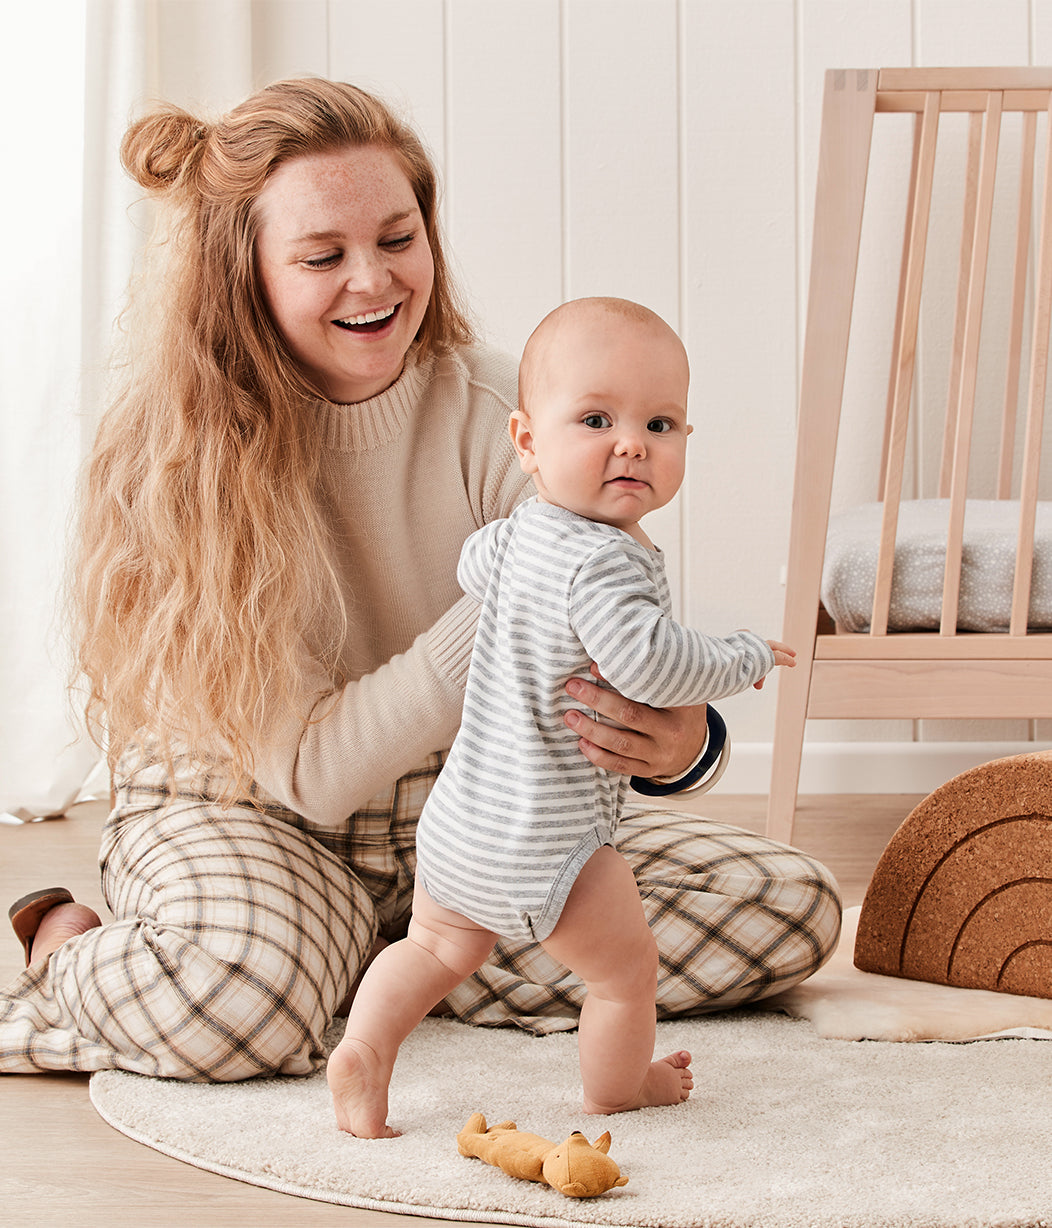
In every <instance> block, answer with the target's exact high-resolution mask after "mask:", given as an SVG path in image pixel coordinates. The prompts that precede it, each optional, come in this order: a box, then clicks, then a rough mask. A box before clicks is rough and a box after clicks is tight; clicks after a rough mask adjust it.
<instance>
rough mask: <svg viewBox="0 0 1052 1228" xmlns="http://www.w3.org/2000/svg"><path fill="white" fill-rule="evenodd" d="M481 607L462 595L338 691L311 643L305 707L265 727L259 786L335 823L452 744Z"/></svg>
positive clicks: (315, 819)
mask: <svg viewBox="0 0 1052 1228" xmlns="http://www.w3.org/2000/svg"><path fill="white" fill-rule="evenodd" d="M478 609H479V607H478V604H477V603H476V602H474V601H472V600H470V599H469V598H467V597H464V598H461V600H460V601H458V602H457V603H456V604H455V605H453V607H452V608H451V609H450V610H449V611H448V612H447V613H446V614H445V615H443V617H442V618H440V619H439V620H438V621H437V622H436V623H435V624H434V625H433V626H432V627H430V628H429V629H428V630H427V631H425V632H423V633H422V634H421V635H419V636H417V638H416V639H415V640H414V641H413V643H412V644H411V645H410V647H409V648H408V649H407V650H406V651H405V652H404V653H400V654H398V655H397V656H395V657H393V658H392V659H391V660H390V661H388V662H387V663H386V664H385V665H382V666H380V667H379V668H378V669H376V670H374V671H373V672H372V673H370V674H366V675H365V676H364V677H362V678H359V679H357V680H356V681H352V682H348V683H346V684H345V685H344V686H342V687H341V688H340V689H339V690H337V691H336V692H335V693H331V691H330V688H329V687H328V685H327V682H326V678H325V671H324V670H323V668H322V666H321V665H320V664H319V663H318V662H316V661H314V660H313V659H310V658H308V654H307V650H306V648H304V649H303V652H304V655H305V661H304V671H305V676H306V678H307V680H308V682H307V689H306V692H305V697H304V704H303V705H302V706H301V705H297V709H298V710H297V711H295V712H292V711H288V712H285V713H283V714H280V715H278V716H275V718H274V719H273V721H272V722H271V725H270V727H268V728H267V729H265V730H264V731H263V733H262V735H261V737H260V739H259V745H258V746H257V748H256V754H255V763H254V767H253V772H254V775H255V778H256V780H257V781H258V782H259V784H260V785H261V786H262V787H263V788H264V789H265V790H266V791H267V792H268V793H269V794H271V796H273V797H274V798H275V799H276V800H277V801H279V802H281V803H282V805H285V806H288V807H289V809H290V810H293V811H295V812H296V813H297V814H301V815H303V817H304V818H306V819H308V820H309V821H310V822H312V823H316V824H318V825H319V826H322V827H333V826H336V825H338V824H340V823H342V822H343V821H344V820H345V819H346V818H347V817H348V816H349V815H351V814H353V813H354V811H355V810H357V809H359V808H360V807H361V806H363V805H364V804H365V803H366V802H368V801H369V799H370V798H372V797H374V796H375V795H376V794H377V793H378V792H379V791H380V790H382V789H384V788H387V787H388V786H389V785H390V784H391V783H392V782H393V781H394V780H397V779H398V778H399V777H400V776H403V775H405V773H406V772H409V771H411V770H412V769H413V768H415V767H419V765H420V764H421V763H422V762H423V761H424V760H425V759H426V758H427V756H428V755H430V754H433V753H435V752H436V751H440V750H445V749H447V748H448V747H449V746H450V744H451V743H452V741H453V737H454V736H455V734H456V731H457V727H458V725H459V723H460V714H461V709H462V706H463V699H464V683H465V680H466V677H467V666H468V660H469V658H470V655H471V645H472V642H473V640H474V635H475V626H476V624H477V622H478ZM304 711H307V712H308V713H309V716H308V718H307V720H306V722H305V721H304V719H303V715H302V713H303V712H304Z"/></svg>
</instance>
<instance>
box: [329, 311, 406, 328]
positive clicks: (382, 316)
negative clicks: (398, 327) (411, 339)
mask: <svg viewBox="0 0 1052 1228" xmlns="http://www.w3.org/2000/svg"><path fill="white" fill-rule="evenodd" d="M394 313H395V308H394V307H384V308H382V309H381V310H380V311H367V312H366V313H365V314H364V315H360V316H348V317H347V318H346V319H344V320H337V321H336V323H337V324H343V325H344V326H345V327H347V328H353V327H354V326H355V325H360V324H375V323H376V322H377V321H378V320H386V319H388V318H389V317H391V316H393V315H394Z"/></svg>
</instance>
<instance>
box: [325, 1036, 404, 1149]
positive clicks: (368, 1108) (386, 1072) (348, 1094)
mask: <svg viewBox="0 0 1052 1228" xmlns="http://www.w3.org/2000/svg"><path fill="white" fill-rule="evenodd" d="M392 1069H393V1063H391V1064H387V1063H384V1062H383V1061H382V1060H381V1059H380V1057H379V1056H378V1054H377V1053H376V1052H375V1051H374V1050H373V1049H371V1048H370V1047H369V1046H368V1045H364V1044H360V1043H359V1042H358V1041H356V1040H352V1039H351V1038H350V1037H347V1036H345V1037H344V1038H343V1040H341V1041H340V1043H339V1044H338V1045H337V1046H336V1048H335V1049H333V1051H332V1053H331V1054H330V1055H329V1063H328V1066H327V1067H326V1069H325V1077H326V1078H327V1079H328V1081H329V1091H331V1092H332V1102H333V1106H334V1108H335V1109H336V1124H337V1125H338V1126H339V1127H340V1129H341V1130H346V1131H347V1133H348V1134H353V1135H354V1136H355V1137H356V1138H398V1131H397V1130H392V1129H391V1127H390V1126H389V1125H388V1124H387V1088H388V1086H389V1085H390V1082H391V1071H392Z"/></svg>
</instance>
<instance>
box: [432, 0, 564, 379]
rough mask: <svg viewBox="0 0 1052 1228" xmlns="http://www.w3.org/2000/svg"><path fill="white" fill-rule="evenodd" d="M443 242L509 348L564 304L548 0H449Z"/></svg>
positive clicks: (553, 27) (555, 48)
mask: <svg viewBox="0 0 1052 1228" xmlns="http://www.w3.org/2000/svg"><path fill="white" fill-rule="evenodd" d="M450 19H451V20H450V25H449V57H448V65H449V75H448V80H447V91H448V108H449V112H448V123H447V135H448V148H447V156H446V192H447V197H448V201H449V235H450V239H451V244H450V246H451V250H452V253H453V255H454V257H455V259H456V262H457V264H458V266H459V269H460V271H461V273H462V274H463V280H464V281H465V283H466V285H467V288H468V290H469V292H470V297H471V301H472V303H473V305H474V306H475V309H476V314H477V317H478V320H479V324H480V326H481V328H482V331H483V332H484V333H485V334H486V335H487V336H488V337H489V338H490V339H491V340H492V341H493V342H494V343H496V344H499V345H501V346H502V347H503V348H504V349H507V350H508V351H510V352H511V353H513V354H515V355H516V356H518V355H519V354H520V353H521V351H522V346H523V343H524V342H525V340H526V338H527V337H528V336H529V334H530V333H531V332H532V331H533V329H534V327H535V326H536V325H537V323H538V322H539V321H540V319H541V318H542V317H543V316H544V315H546V314H547V313H548V312H549V311H550V310H551V309H552V308H553V307H555V306H557V305H558V304H559V303H560V302H561V301H562V256H563V232H562V213H563V207H562V201H563V190H562V127H561V123H562V121H561V115H562V105H561V93H560V91H561V86H562V81H561V75H560V71H559V66H560V60H561V56H560V37H561V25H560V20H559V4H558V0H534V3H532V4H530V5H523V4H521V3H518V0H452V3H451V5H450Z"/></svg>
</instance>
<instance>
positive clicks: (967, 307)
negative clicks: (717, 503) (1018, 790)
mask: <svg viewBox="0 0 1052 1228" xmlns="http://www.w3.org/2000/svg"><path fill="white" fill-rule="evenodd" d="M1018 71H1019V76H1020V82H1021V85H1024V86H1025V88H1018V89H1003V88H990V89H975V88H968V89H962V88H959V87H960V85H961V83H962V81H963V79H964V75H965V74H963V73H959V72H957V70H949V69H947V70H931V71H930V74H929V76H928V79H927V81H926V85H927V86H928V87H929V88H925V89H917V88H916V77H915V75H914V74H910V76H911V77H913V86H912V88H909V89H906V90H896V88H895V81H896V79H899V80H901V79H902V78H903V73H902V72H901V71H895V70H884V71H883V72H881V73H880V76H879V81H878V84H877V90H876V97H875V106H874V109H875V111H876V112H878V113H881V112H884V113H887V112H892V113H896V112H903V111H912V112H914V113H915V116H916V118H915V126H914V140H913V161H912V169H911V174H910V181H909V190H908V202H907V208H906V222H905V231H904V237H903V245H902V259H901V271H900V279H899V296H898V307H897V311H896V321H895V329H894V341H893V348H892V357H891V373H890V377H889V391H888V401H887V410H886V417H885V423H886V425H885V435H884V451H883V456H882V459H881V469H880V475H881V477H880V486H881V489H880V498H881V501H882V503H883V518H882V524H881V534H880V545H879V552H878V562H877V573H876V583H875V586H874V595H873V609H872V615H871V620H870V634H871V635H886V634H887V631H888V620H889V611H890V605H891V595H892V583H893V576H894V558H895V542H896V534H897V527H898V514H899V503H900V500H901V498H902V494H903V472H904V468H905V462H906V447H907V430H908V424H909V417H910V411H911V402H912V396H913V382H914V371H915V361H916V354H917V344H918V326H919V320H920V301H921V292H922V287H923V281H924V272H925V263H926V260H925V257H926V248H927V239H928V232H929V226H930V220H931V207H932V185H933V179H934V173H935V164H936V157H937V148H938V140H939V129H940V117H941V116H942V115H943V114H944V113H946V112H948V111H966V112H969V125H968V141H967V147H968V148H967V157H966V159H965V162H964V174H963V176H962V182H961V184H960V191H961V195H962V208H961V217H962V226H961V243H960V262H959V271H958V278H957V295H956V303H955V315H954V328H953V345H952V366H951V370H950V373H949V379H948V385H947V400H946V415H945V426H944V431H943V444H942V461H941V465H940V476H939V496H940V497H941V498H945V499H948V500H949V505H950V513H949V520H948V524H947V548H946V564H945V574H944V578H943V600H942V611H941V616H940V627H939V633H940V635H943V636H952V635H956V634H957V620H958V608H959V600H960V585H961V563H962V551H963V541H964V520H965V509H966V501H967V498H968V474H969V469H970V464H971V459H972V441H973V425H974V419H975V410H976V375H977V370H978V364H979V346H980V335H981V330H982V326H983V316H984V306H985V297H986V294H985V292H986V275H987V264H988V259H989V252H990V239H991V225H992V220H993V202H994V190H995V185H996V181H997V175H998V153H999V144H1000V135H1001V126H1002V118H1003V116H1004V115H1005V113H1006V112H1009V111H1011V112H1021V113H1022V116H1023V119H1022V130H1021V140H1020V150H1019V173H1018V186H1017V189H1016V208H1015V211H1014V222H1015V241H1014V265H1013V277H1012V290H1011V305H1010V320H1009V329H1008V336H1007V338H1006V340H1005V374H1004V396H1003V402H1002V406H1001V424H1000V446H999V457H998V461H997V479H996V492H997V497H998V498H1001V499H1007V498H1011V497H1013V494H1014V491H1013V485H1012V476H1013V457H1014V453H1015V446H1016V434H1017V424H1018V418H1019V400H1020V381H1021V372H1022V371H1023V369H1024V366H1025V369H1026V370H1027V371H1028V372H1029V386H1028V390H1027V397H1026V412H1025V421H1024V431H1025V445H1024V451H1023V460H1022V468H1021V475H1020V481H1019V492H1018V493H1019V523H1018V533H1017V539H1016V565H1015V576H1014V583H1013V590H1012V607H1011V616H1010V626H1009V634H1010V635H1013V636H1023V635H1026V634H1027V632H1028V628H1027V614H1028V610H1029V605H1030V585H1031V574H1032V558H1033V544H1034V519H1035V513H1036V506H1037V498H1038V481H1039V476H1040V464H1041V439H1042V433H1043V427H1044V411H1045V394H1046V386H1047V377H1048V348H1049V323H1050V308H1052V182H1050V174H1052V122H1048V123H1046V124H1045V158H1044V168H1045V169H1044V175H1043V186H1042V191H1041V198H1040V202H1039V204H1038V208H1037V217H1038V231H1037V236H1036V237H1037V251H1036V261H1035V256H1034V253H1033V251H1032V232H1033V226H1032V222H1031V219H1032V216H1033V214H1034V211H1035V207H1034V205H1035V203H1034V179H1035V160H1036V149H1037V141H1036V136H1037V116H1038V113H1039V112H1042V113H1044V114H1045V115H1046V116H1050V117H1052V73H1050V72H1049V71H1047V70H1043V69H1039V70H1029V69H1028V70H1018ZM996 76H998V74H994V73H991V79H994V77H996ZM1035 264H1036V272H1035V274H1034V276H1033V278H1032V279H1031V269H1032V268H1033V267H1034V266H1035ZM1031 280H1033V306H1032V322H1031V330H1030V338H1029V343H1030V348H1029V353H1028V354H1027V355H1026V361H1025V364H1024V346H1025V342H1026V338H1025V337H1024V321H1025V318H1026V308H1027V293H1028V287H1029V285H1030V282H1031Z"/></svg>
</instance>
